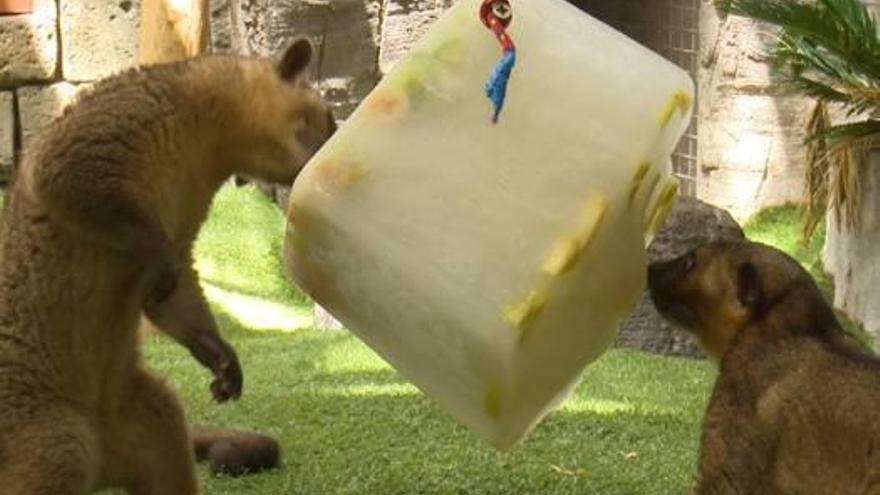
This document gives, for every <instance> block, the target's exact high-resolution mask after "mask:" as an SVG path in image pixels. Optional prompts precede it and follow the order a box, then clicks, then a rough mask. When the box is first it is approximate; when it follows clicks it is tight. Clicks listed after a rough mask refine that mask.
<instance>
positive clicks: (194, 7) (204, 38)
mask: <svg viewBox="0 0 880 495" xmlns="http://www.w3.org/2000/svg"><path fill="white" fill-rule="evenodd" d="M209 38H210V23H209V12H208V0H143V3H142V4H141V31H140V52H139V54H138V63H140V64H141V65H149V64H156V63H162V62H174V61H177V60H183V59H185V58H188V57H193V56H196V55H201V54H203V53H205V52H206V51H207V49H208V43H209Z"/></svg>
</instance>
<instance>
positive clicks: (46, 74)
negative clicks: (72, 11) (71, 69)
mask: <svg viewBox="0 0 880 495" xmlns="http://www.w3.org/2000/svg"><path fill="white" fill-rule="evenodd" d="M56 19H57V10H56V7H55V1H54V0H36V1H35V2H34V11H33V13H31V14H25V15H12V16H0V33H2V35H0V87H6V88H10V87H15V86H20V85H21V84H23V83H34V82H40V81H48V80H50V79H52V78H53V77H54V76H55V72H56V68H57V66H58V33H57V32H56V25H57V23H56Z"/></svg>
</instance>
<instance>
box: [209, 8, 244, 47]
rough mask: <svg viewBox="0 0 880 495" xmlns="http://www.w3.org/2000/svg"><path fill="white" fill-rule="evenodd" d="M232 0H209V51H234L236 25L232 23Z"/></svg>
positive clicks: (236, 44) (237, 44)
mask: <svg viewBox="0 0 880 495" xmlns="http://www.w3.org/2000/svg"><path fill="white" fill-rule="evenodd" d="M232 4H233V1H232V0H210V3H209V5H210V11H211V20H210V23H211V51H212V52H213V53H236V52H237V51H238V50H239V49H240V47H239V43H237V40H236V38H237V34H238V33H237V31H236V28H237V26H236V25H235V24H234V19H233V17H234V16H233V14H232V8H233V5H232Z"/></svg>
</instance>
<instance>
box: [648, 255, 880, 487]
mask: <svg viewBox="0 0 880 495" xmlns="http://www.w3.org/2000/svg"><path fill="white" fill-rule="evenodd" d="M648 284H649V288H650V292H651V296H652V298H653V300H654V302H655V305H656V306H657V309H658V310H659V311H660V312H661V313H662V314H663V315H664V317H666V318H667V319H668V320H670V321H671V322H674V323H676V324H678V325H680V326H681V327H683V328H684V329H686V330H687V331H689V332H691V333H692V334H693V335H694V336H695V337H696V338H697V339H698V340H699V341H700V343H701V344H702V345H703V346H704V347H705V348H706V350H707V351H708V352H709V353H710V354H711V355H712V356H713V357H714V358H715V359H716V360H718V363H719V367H720V372H719V376H718V379H717V381H716V383H715V387H714V390H713V393H712V398H711V400H710V402H709V407H708V410H707V411H706V416H705V419H704V425H703V437H702V442H701V446H700V457H699V468H698V477H697V480H696V486H695V488H694V493H695V494H697V495H707V494H713V495H714V494H731V495H732V494H740V495H762V494H766V495H770V494H773V495H789V494H790V495H795V494H797V495H810V494H815V495H820V494H821V495H831V494H841V495H842V494H853V495H855V494H880V361H878V360H877V359H875V358H874V357H872V356H870V355H868V354H867V353H865V352H863V351H862V350H861V349H860V348H859V347H858V345H856V344H855V343H853V341H852V340H851V339H850V338H849V337H848V336H847V335H846V334H845V333H844V332H843V330H842V329H841V327H840V325H839V323H838V321H837V319H836V317H835V315H834V311H833V310H832V308H831V307H830V306H829V305H828V303H827V302H826V301H825V298H824V297H823V295H822V293H821V291H820V290H819V288H818V287H817V286H816V284H815V283H814V281H813V279H812V278H811V277H810V275H809V274H808V273H807V272H806V271H805V270H804V269H803V268H802V267H801V266H800V264H798V262H797V261H795V260H793V259H792V258H790V257H789V256H787V255H785V254H784V253H782V252H780V251H778V250H776V249H773V248H771V247H768V246H764V245H761V244H756V243H750V242H719V243H710V244H706V245H703V246H701V247H699V248H697V249H695V250H693V251H692V252H690V253H688V254H685V255H684V256H681V257H679V258H676V259H674V260H672V261H668V262H663V263H654V264H652V265H651V266H650V268H649V274H648Z"/></svg>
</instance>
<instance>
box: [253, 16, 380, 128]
mask: <svg viewBox="0 0 880 495" xmlns="http://www.w3.org/2000/svg"><path fill="white" fill-rule="evenodd" d="M380 10H381V3H380V1H379V0H333V1H327V0H312V1H303V0H279V1H276V2H267V0H258V1H255V2H251V3H249V4H244V5H242V11H241V17H242V20H243V24H244V31H245V33H244V35H245V39H246V43H247V45H248V48H249V50H250V51H251V52H252V53H258V54H261V55H268V56H274V55H276V54H277V53H278V52H279V51H280V50H281V49H282V48H283V47H284V46H285V45H286V44H287V43H289V42H290V41H291V40H292V39H294V38H297V37H303V36H304V37H308V38H309V39H311V40H312V41H313V43H315V45H316V46H317V47H318V48H319V53H320V60H318V61H317V62H316V63H315V64H314V66H313V67H314V70H315V72H314V76H315V77H316V78H317V79H319V80H320V81H322V89H323V90H324V91H325V94H326V96H327V99H328V100H329V101H330V103H331V104H332V105H333V106H334V112H335V114H336V116H337V117H338V118H345V117H347V116H348V114H349V113H351V111H352V110H354V107H355V106H357V104H358V103H359V102H360V100H361V99H363V97H364V96H366V95H367V93H369V92H370V90H372V89H373V86H375V84H376V82H377V80H378V72H377V57H378V52H379V14H380Z"/></svg>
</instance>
